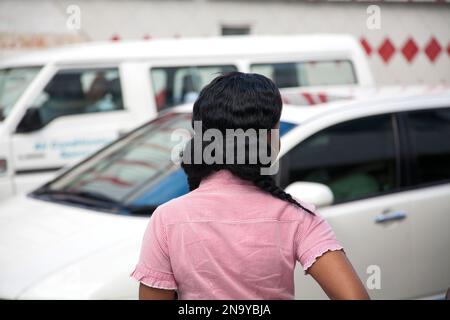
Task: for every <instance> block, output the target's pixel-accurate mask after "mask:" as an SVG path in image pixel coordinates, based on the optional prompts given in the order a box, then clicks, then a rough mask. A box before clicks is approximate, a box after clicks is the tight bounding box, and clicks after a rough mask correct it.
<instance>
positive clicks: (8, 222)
mask: <svg viewBox="0 0 450 320" xmlns="http://www.w3.org/2000/svg"><path fill="white" fill-rule="evenodd" d="M147 222H148V218H146V217H130V216H121V215H115V214H110V213H104V212H97V211H93V210H87V209H83V208H78V207H73V206H68V205H64V204H57V203H52V202H48V201H42V200H39V199H33V198H30V197H27V196H25V195H21V196H17V197H15V198H12V199H9V200H7V201H5V202H3V203H1V204H0V298H6V299H15V298H19V297H20V296H21V295H22V294H23V293H25V292H27V290H30V289H32V288H33V287H34V286H37V285H39V283H40V282H42V281H43V280H45V279H47V278H49V277H52V276H53V275H54V274H56V273H58V272H60V271H62V270H66V269H67V268H68V267H69V266H71V265H79V264H80V261H83V260H87V259H91V258H92V256H94V255H99V254H102V253H104V252H108V251H111V250H112V249H114V248H115V247H121V246H123V244H124V243H127V244H128V247H127V248H128V250H132V251H133V252H132V254H131V256H132V257H136V258H137V254H138V252H139V247H140V242H141V240H142V236H143V233H144V231H145V227H146V225H147ZM115 254H119V253H117V252H116V253H115ZM126 254H127V257H129V256H130V252H127V253H126ZM120 258H121V257H115V259H120ZM99 263H100V264H102V265H100V266H99V268H103V270H108V265H111V264H114V257H109V258H106V259H103V260H102V261H100V262H99ZM131 271H132V270H129V272H131Z"/></svg>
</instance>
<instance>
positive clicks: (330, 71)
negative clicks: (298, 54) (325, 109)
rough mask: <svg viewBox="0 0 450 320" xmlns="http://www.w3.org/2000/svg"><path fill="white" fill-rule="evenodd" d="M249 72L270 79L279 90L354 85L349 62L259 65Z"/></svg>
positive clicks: (353, 74) (351, 65)
mask: <svg viewBox="0 0 450 320" xmlns="http://www.w3.org/2000/svg"><path fill="white" fill-rule="evenodd" d="M250 70H251V72H254V73H259V74H262V75H265V76H266V77H268V78H270V79H272V80H273V81H274V82H275V84H276V85H277V86H278V87H279V88H291V87H306V86H329V85H349V84H355V83H356V76H355V73H354V70H353V64H352V62H351V61H349V60H335V61H304V62H283V63H261V64H252V65H251V66H250Z"/></svg>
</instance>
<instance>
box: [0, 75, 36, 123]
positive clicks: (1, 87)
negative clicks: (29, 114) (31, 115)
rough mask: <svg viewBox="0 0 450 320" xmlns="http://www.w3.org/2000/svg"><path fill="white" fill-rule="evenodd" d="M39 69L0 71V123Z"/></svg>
mask: <svg viewBox="0 0 450 320" xmlns="http://www.w3.org/2000/svg"><path fill="white" fill-rule="evenodd" d="M39 70H41V67H21V68H6V69H0V121H3V120H4V119H6V117H7V116H8V115H9V114H10V113H11V110H12V108H13V107H14V105H15V104H16V102H17V100H19V98H20V96H21V95H22V94H23V92H24V91H25V90H26V88H27V87H28V85H29V84H30V83H31V81H33V79H34V77H35V76H36V75H37V74H38V72H39Z"/></svg>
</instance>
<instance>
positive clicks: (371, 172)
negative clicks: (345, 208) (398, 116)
mask: <svg viewBox="0 0 450 320" xmlns="http://www.w3.org/2000/svg"><path fill="white" fill-rule="evenodd" d="M392 117H393V116H391V115H381V116H371V117H366V118H361V119H358V120H351V121H347V122H343V123H340V124H337V125H334V126H332V127H329V128H327V129H324V130H323V131H321V132H318V133H316V134H314V135H312V136H311V137H309V138H307V139H306V140H304V141H303V142H301V143H300V144H299V145H297V146H296V147H294V148H293V149H292V150H291V151H289V152H288V153H287V154H286V155H285V156H284V157H283V158H282V162H281V170H282V174H283V175H284V181H283V182H282V183H281V186H282V187H283V188H284V187H286V186H287V185H289V184H290V183H293V182H296V181H309V182H318V183H322V184H325V185H327V186H328V187H329V188H330V189H331V191H332V192H333V195H334V203H340V202H345V201H350V200H355V199H361V198H365V197H369V196H374V195H377V194H380V193H386V192H389V191H393V190H394V189H395V188H397V185H398V180H397V169H396V156H395V155H396V152H395V150H396V148H395V143H394V134H393V126H392V119H393V118H392Z"/></svg>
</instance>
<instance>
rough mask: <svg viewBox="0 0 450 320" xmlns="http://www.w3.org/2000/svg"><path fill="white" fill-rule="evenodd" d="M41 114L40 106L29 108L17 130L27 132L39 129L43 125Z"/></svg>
mask: <svg viewBox="0 0 450 320" xmlns="http://www.w3.org/2000/svg"><path fill="white" fill-rule="evenodd" d="M43 126H44V125H43V122H42V118H41V114H40V112H39V109H38V108H28V109H27V111H26V112H25V115H24V116H23V118H22V120H21V121H20V123H19V125H18V126H17V130H16V132H18V133H27V132H33V131H36V130H39V129H41V128H42V127H43Z"/></svg>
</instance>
